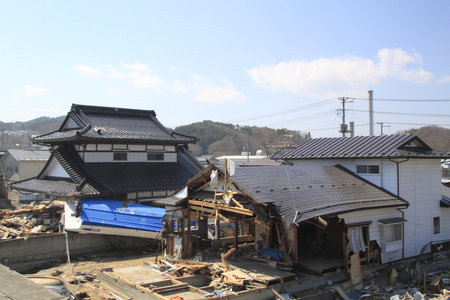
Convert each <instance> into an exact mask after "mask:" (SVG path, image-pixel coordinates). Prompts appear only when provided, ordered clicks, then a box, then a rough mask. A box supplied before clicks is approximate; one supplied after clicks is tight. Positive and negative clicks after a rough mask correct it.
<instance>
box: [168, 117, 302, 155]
mask: <svg viewBox="0 0 450 300" xmlns="http://www.w3.org/2000/svg"><path fill="white" fill-rule="evenodd" d="M174 131H176V132H179V133H183V134H187V135H192V136H196V137H198V138H199V139H200V140H199V142H198V143H197V144H196V145H191V146H189V147H190V149H191V151H192V152H193V153H194V154H195V155H204V154H209V155H213V156H221V155H233V154H234V155H235V154H239V153H241V152H242V151H245V150H246V149H247V145H248V146H249V148H250V152H251V154H252V155H254V154H255V153H256V151H257V150H263V152H264V154H272V153H274V152H275V151H278V150H279V149H280V148H281V147H288V146H298V145H301V144H303V143H304V142H305V141H307V140H308V139H309V138H310V135H309V134H308V133H306V134H303V133H301V132H299V131H291V130H287V129H278V130H277V129H271V128H267V127H256V126H237V125H233V124H224V123H218V122H213V121H203V122H197V123H193V124H190V125H185V126H179V127H176V128H175V129H174Z"/></svg>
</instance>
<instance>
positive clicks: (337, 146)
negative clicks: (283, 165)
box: [272, 134, 448, 159]
mask: <svg viewBox="0 0 450 300" xmlns="http://www.w3.org/2000/svg"><path fill="white" fill-rule="evenodd" d="M393 157H419V158H445V157H448V155H446V154H444V153H442V152H438V151H434V150H432V149H431V148H430V147H428V146H427V145H426V144H425V143H424V142H423V141H422V140H420V139H419V138H418V137H417V136H415V135H412V134H407V135H380V136H359V137H340V138H319V139H311V140H309V141H307V142H306V143H305V144H303V145H301V146H300V147H298V148H296V149H293V150H291V151H289V152H285V153H277V154H274V155H273V156H272V158H273V159H329V158H393Z"/></svg>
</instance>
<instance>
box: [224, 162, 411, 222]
mask: <svg viewBox="0 0 450 300" xmlns="http://www.w3.org/2000/svg"><path fill="white" fill-rule="evenodd" d="M231 178H232V179H233V180H234V181H235V182H236V183H237V184H238V185H239V186H240V187H241V188H242V189H244V190H245V191H246V192H247V193H249V194H250V195H252V197H254V199H255V200H256V201H257V202H259V203H264V202H273V203H274V204H275V205H276V206H277V207H278V209H279V211H280V213H281V215H282V217H283V218H284V221H285V222H286V223H287V225H288V226H292V225H293V224H294V221H295V222H297V223H298V222H301V221H304V220H308V219H310V218H313V217H317V216H326V215H332V214H337V213H344V212H351V211H356V210H364V209H373V208H381V207H390V206H405V205H408V203H407V202H406V201H404V200H402V199H398V198H397V197H396V196H395V195H393V194H391V193H389V192H387V191H384V190H382V189H380V188H378V187H376V186H374V185H372V184H371V183H369V182H367V181H365V180H364V179H362V178H359V177H358V176H356V175H355V174H353V173H351V172H349V171H348V170H346V169H344V168H343V167H340V166H311V167H292V166H286V165H283V166H278V167H277V166H274V167H257V168H236V173H235V174H234V175H233V176H232V177H231ZM297 212H298V214H297Z"/></svg>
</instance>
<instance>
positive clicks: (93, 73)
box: [73, 65, 105, 77]
mask: <svg viewBox="0 0 450 300" xmlns="http://www.w3.org/2000/svg"><path fill="white" fill-rule="evenodd" d="M73 68H74V69H75V70H77V71H80V72H81V73H83V74H85V75H88V76H93V77H103V76H105V74H104V73H103V72H102V71H100V70H98V69H94V68H91V67H88V66H82V65H76V66H75V67H73Z"/></svg>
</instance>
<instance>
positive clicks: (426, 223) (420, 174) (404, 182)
mask: <svg viewBox="0 0 450 300" xmlns="http://www.w3.org/2000/svg"><path fill="white" fill-rule="evenodd" d="M440 176H441V174H440V161H439V159H412V160H409V161H408V162H405V163H402V164H400V196H401V197H402V198H404V199H405V200H407V201H408V202H409V203H410V207H409V208H408V209H407V210H406V211H405V218H406V219H407V220H408V222H407V223H406V224H407V225H406V226H405V237H406V239H405V241H406V242H407V244H406V245H405V248H406V249H405V256H406V257H409V256H414V255H418V254H419V253H420V252H421V250H422V248H423V247H424V246H425V245H426V244H428V243H430V242H431V241H432V240H438V239H440V237H442V238H444V237H448V234H446V233H442V234H441V235H439V237H434V236H433V217H435V216H443V217H445V218H444V219H447V218H448V213H445V211H444V210H442V209H440V208H439V203H440V200H441V199H442V191H441V183H440V179H441V178H440ZM441 214H442V215H441ZM447 225H448V223H447ZM444 226H445V224H443V223H441V228H445V227H444Z"/></svg>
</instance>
